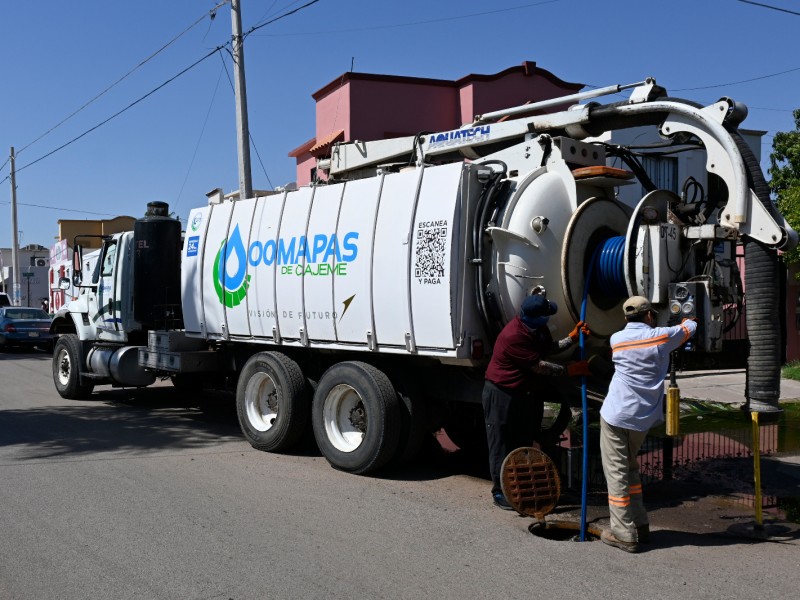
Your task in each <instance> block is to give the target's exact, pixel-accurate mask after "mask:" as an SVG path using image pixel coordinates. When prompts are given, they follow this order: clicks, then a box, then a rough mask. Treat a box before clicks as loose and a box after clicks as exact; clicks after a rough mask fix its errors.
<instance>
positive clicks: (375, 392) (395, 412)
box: [236, 352, 418, 474]
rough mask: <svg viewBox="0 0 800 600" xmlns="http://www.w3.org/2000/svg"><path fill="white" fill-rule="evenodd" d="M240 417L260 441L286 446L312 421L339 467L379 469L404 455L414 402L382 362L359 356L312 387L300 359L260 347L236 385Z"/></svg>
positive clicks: (268, 446) (271, 447)
mask: <svg viewBox="0 0 800 600" xmlns="http://www.w3.org/2000/svg"><path fill="white" fill-rule="evenodd" d="M236 408H237V414H238V417H239V424H240V426H241V428H242V432H243V433H244V435H245V438H246V439H247V441H248V442H249V443H250V445H252V446H253V447H254V448H256V449H258V450H265V451H271V452H276V451H282V450H287V449H289V448H291V447H292V446H293V445H295V444H297V443H298V442H299V441H300V440H301V438H302V437H303V434H304V433H305V431H306V429H307V427H308V423H309V420H310V422H311V427H312V429H313V433H314V438H315V440H316V443H317V446H318V447H319V450H320V452H321V453H322V455H323V456H324V457H325V458H326V459H327V461H328V462H329V463H330V464H331V465H332V466H333V467H335V468H337V469H340V470H342V471H348V472H351V473H356V474H367V473H372V472H374V471H377V470H378V469H380V468H381V467H383V466H385V465H386V464H387V463H388V462H389V461H390V460H392V459H393V458H395V457H396V456H400V455H403V454H405V453H406V452H405V450H406V448H405V446H406V444H401V436H402V435H403V434H404V433H405V434H406V436H407V437H409V438H410V439H414V438H415V437H418V435H416V436H412V433H413V434H417V433H418V431H417V430H416V429H415V430H414V431H413V432H411V431H408V428H407V427H406V424H407V422H408V421H409V419H407V418H405V417H408V415H406V414H405V413H407V412H408V411H407V408H408V405H407V404H404V401H403V399H402V398H401V397H400V396H398V393H397V391H396V390H395V388H394V386H393V385H392V383H391V381H390V380H389V378H388V377H387V376H386V375H385V374H384V373H383V372H382V371H380V370H379V369H377V368H375V367H373V366H372V365H369V364H367V363H363V362H358V361H348V362H341V363H337V364H335V365H333V366H332V367H330V368H329V369H328V370H327V371H325V373H324V374H323V375H322V377H321V378H320V380H319V383H318V385H317V386H316V390H315V391H314V393H313V399H312V393H311V388H310V386H309V384H308V383H307V380H306V378H305V377H304V375H303V372H302V369H301V368H300V366H299V365H298V364H297V363H296V362H295V361H294V360H292V359H291V358H289V357H288V356H286V355H285V354H282V353H280V352H260V353H258V354H256V355H254V356H253V357H251V358H250V360H248V361H247V363H246V364H245V367H244V369H243V370H242V372H241V375H240V377H239V383H238V386H237V390H236Z"/></svg>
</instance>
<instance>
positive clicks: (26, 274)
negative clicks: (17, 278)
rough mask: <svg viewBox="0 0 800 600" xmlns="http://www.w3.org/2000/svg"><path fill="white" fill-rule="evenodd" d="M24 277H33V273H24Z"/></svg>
mask: <svg viewBox="0 0 800 600" xmlns="http://www.w3.org/2000/svg"><path fill="white" fill-rule="evenodd" d="M22 276H23V277H33V273H23V274H22Z"/></svg>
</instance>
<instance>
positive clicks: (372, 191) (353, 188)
mask: <svg viewBox="0 0 800 600" xmlns="http://www.w3.org/2000/svg"><path fill="white" fill-rule="evenodd" d="M383 180H384V177H383V176H381V177H375V178H372V179H358V180H356V181H351V182H348V183H347V186H346V187H345V191H344V198H342V208H341V210H340V211H339V223H338V226H337V238H338V239H344V237H345V236H346V235H347V234H348V233H350V232H352V231H357V232H358V249H359V251H358V252H359V253H358V257H357V259H356V260H352V261H350V262H349V263H345V264H346V275H344V274H343V275H336V276H334V290H333V291H334V308H335V310H336V332H337V336H338V339H339V341H341V342H348V343H353V342H356V343H359V344H364V345H366V344H367V343H368V342H369V340H368V338H367V332H370V331H373V330H374V323H373V313H372V277H373V268H374V267H373V264H372V247H373V242H374V234H375V218H376V216H377V212H378V203H379V201H380V194H381V185H382V183H383Z"/></svg>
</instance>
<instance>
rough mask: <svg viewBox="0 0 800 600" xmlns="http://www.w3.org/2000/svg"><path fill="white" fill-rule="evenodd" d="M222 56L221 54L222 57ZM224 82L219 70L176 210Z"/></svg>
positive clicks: (176, 200)
mask: <svg viewBox="0 0 800 600" xmlns="http://www.w3.org/2000/svg"><path fill="white" fill-rule="evenodd" d="M221 56H222V54H221V53H220V57H221ZM221 80H222V69H220V70H219V76H218V77H217V84H216V85H215V86H214V93H213V94H211V102H209V104H208V110H207V111H206V118H205V120H204V121H203V127H202V128H201V129H200V135H199V136H198V138H197V144H195V147H194V152H193V153H192V160H191V161H189V168H188V169H186V177H184V178H183V183H182V184H181V189H180V191H179V192H178V197H177V198H176V199H175V210H177V206H178V204H179V203H180V201H181V196H182V195H183V188H185V187H186V182H187V181H188V180H189V174H190V173H191V172H192V167H193V166H194V159H195V158H196V157H197V150H198V149H199V148H200V142H201V141H202V140H203V134H204V133H205V131H206V125H208V118H209V117H210V116H211V109H212V108H213V106H214V100H215V99H216V97H217V90H218V89H219V82H220V81H221Z"/></svg>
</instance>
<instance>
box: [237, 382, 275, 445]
mask: <svg viewBox="0 0 800 600" xmlns="http://www.w3.org/2000/svg"><path fill="white" fill-rule="evenodd" d="M244 404H245V409H246V412H247V420H248V421H249V422H250V426H251V427H252V428H253V429H255V430H257V431H267V430H268V429H270V428H271V427H272V426H273V425H274V424H275V420H276V419H277V418H278V388H277V386H276V385H275V382H274V381H273V380H272V377H270V376H269V375H267V374H266V373H256V374H255V375H253V376H252V377H251V378H250V381H248V382H247V388H245V392H244Z"/></svg>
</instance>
